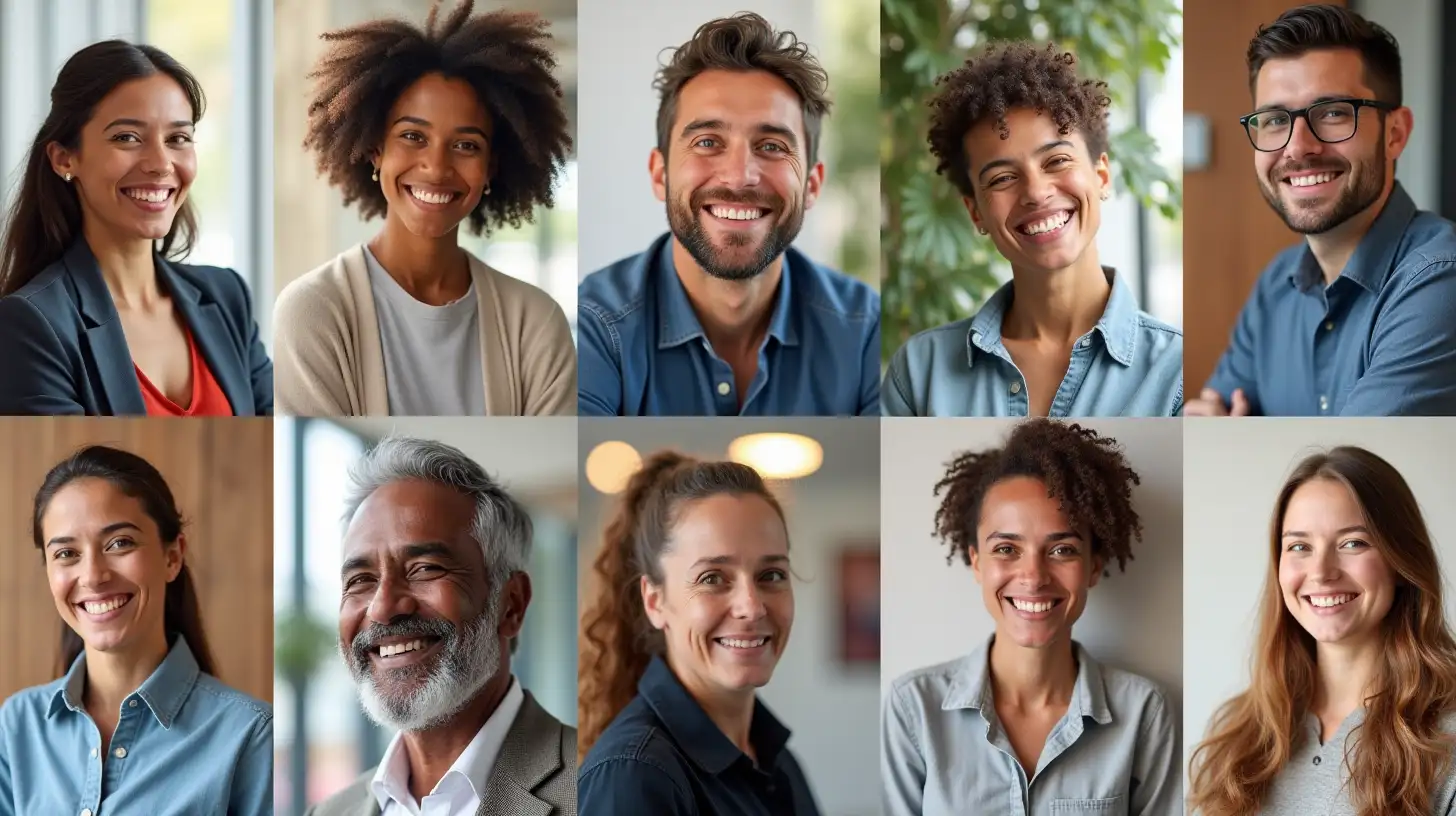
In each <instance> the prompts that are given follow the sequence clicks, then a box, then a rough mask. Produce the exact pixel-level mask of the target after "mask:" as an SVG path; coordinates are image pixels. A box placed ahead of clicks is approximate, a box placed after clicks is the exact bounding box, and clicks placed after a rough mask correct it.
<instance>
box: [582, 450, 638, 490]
mask: <svg viewBox="0 0 1456 816" xmlns="http://www.w3.org/2000/svg"><path fill="white" fill-rule="evenodd" d="M641 467H642V456H641V454H639V453H637V449H636V448H634V447H632V446H631V445H628V444H627V443H626V442H616V441H612V442H603V443H602V444H600V445H597V446H596V447H595V448H593V449H592V452H591V453H589V454H587V457H586V480H587V481H588V482H590V483H591V486H592V487H594V488H596V489H597V492H598V493H606V494H607V495H609V496H610V495H613V494H615V493H621V492H622V491H623V490H626V489H627V482H628V481H630V480H631V478H632V474H634V473H636V472H637V471H638V470H639V469H641Z"/></svg>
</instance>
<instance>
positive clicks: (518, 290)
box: [466, 252, 561, 320]
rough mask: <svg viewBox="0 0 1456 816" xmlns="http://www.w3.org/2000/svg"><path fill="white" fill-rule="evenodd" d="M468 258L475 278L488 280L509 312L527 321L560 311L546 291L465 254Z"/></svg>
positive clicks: (554, 300) (467, 253)
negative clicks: (481, 276) (513, 312)
mask: <svg viewBox="0 0 1456 816" xmlns="http://www.w3.org/2000/svg"><path fill="white" fill-rule="evenodd" d="M466 255H467V256H469V258H470V267H471V269H472V270H473V271H474V272H475V274H476V275H477V276H480V275H484V276H487V277H489V278H490V281H491V285H492V286H493V287H494V288H495V292H496V295H497V296H498V297H499V298H500V303H501V305H502V306H503V307H504V308H506V309H508V310H511V311H515V312H519V313H521V314H522V315H523V316H524V317H525V318H526V319H527V320H530V319H532V318H537V319H539V318H544V317H548V316H550V315H552V314H554V313H555V312H557V311H560V309H561V307H560V306H559V305H558V304H557V303H556V299H555V298H553V297H551V295H549V294H547V293H546V290H544V289H542V288H540V287H538V286H535V285H532V284H530V283H527V282H526V281H523V280H520V279H519V278H513V277H511V276H510V275H507V274H506V273H504V272H502V271H500V270H499V269H496V268H495V267H493V266H491V265H489V264H487V263H486V262H485V261H482V260H481V259H479V258H477V257H475V256H474V255H472V254H470V253H469V252H466Z"/></svg>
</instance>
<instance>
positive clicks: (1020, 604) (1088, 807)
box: [880, 419, 1183, 816]
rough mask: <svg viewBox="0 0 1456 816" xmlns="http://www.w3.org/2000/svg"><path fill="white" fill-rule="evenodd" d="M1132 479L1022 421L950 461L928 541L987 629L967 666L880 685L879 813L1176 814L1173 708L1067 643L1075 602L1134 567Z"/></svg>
mask: <svg viewBox="0 0 1456 816" xmlns="http://www.w3.org/2000/svg"><path fill="white" fill-rule="evenodd" d="M1138 483H1139V478H1138V475H1137V473H1135V472H1134V471H1133V470H1132V468H1130V467H1129V466H1128V463H1127V461H1126V459H1125V458H1124V456H1123V454H1122V453H1121V451H1120V450H1118V447H1117V443H1116V442H1115V441H1114V440H1112V439H1109V438H1107V437H1102V436H1098V435H1097V434H1096V433H1095V432H1093V431H1091V430H1089V429H1087V428H1083V427H1080V426H1078V425H1071V424H1064V423H1060V422H1055V421H1051V420H1045V419H1038V420H1030V421H1028V422H1025V423H1022V424H1020V425H1017V426H1016V429H1015V430H1014V431H1012V433H1011V435H1010V437H1009V438H1008V439H1007V440H1006V443H1005V445H1004V446H1003V447H1001V448H997V449H992V450H987V451H981V452H972V453H963V454H961V455H959V456H958V457H956V458H955V459H954V460H952V461H951V463H950V465H949V467H948V468H947V470H946V473H945V476H944V477H943V478H942V479H941V480H940V481H939V482H938V483H937V484H936V487H935V493H936V495H940V494H941V493H942V492H943V493H944V498H943V499H942V501H941V505H940V508H939V510H937V512H936V514H935V526H936V531H937V533H938V534H939V535H940V537H941V538H942V540H944V541H945V542H947V543H948V544H949V548H950V552H949V554H948V555H947V557H946V560H947V562H950V561H952V560H954V559H956V558H957V557H958V558H960V559H961V560H962V561H963V562H964V563H965V564H966V565H967V566H969V567H970V568H971V572H972V573H973V574H974V576H975V579H976V581H977V583H979V584H980V585H981V596H982V600H983V601H984V602H985V605H986V609H987V610H988V611H989V612H990V613H991V617H992V618H993V619H994V620H995V632H994V634H993V635H992V636H991V638H990V640H989V642H988V643H986V644H985V645H983V646H981V647H980V648H978V649H977V650H976V651H974V652H972V653H971V654H970V655H969V656H967V657H963V658H961V659H959V660H954V661H951V662H949V663H943V664H941V665H938V666H931V667H929V668H924V669H918V670H915V671H912V672H910V673H908V674H906V675H904V676H902V677H900V678H898V679H897V680H895V681H894V683H893V684H892V685H891V687H890V689H889V692H888V694H887V698H886V702H885V707H884V724H883V729H882V732H881V737H882V740H883V746H882V748H883V750H882V751H881V752H880V757H881V763H882V776H883V781H884V786H885V805H886V811H887V812H888V813H889V814H891V816H911V814H914V815H915V816H920V814H926V815H927V816H929V815H930V814H935V815H936V816H942V815H943V816H951V814H963V813H1006V812H1008V807H1009V808H1011V810H1012V811H1014V812H1016V813H1028V814H1037V815H1038V816H1041V814H1063V813H1065V814H1093V813H1096V814H1104V813H1108V814H1110V813H1123V814H1132V815H1133V816H1174V814H1181V813H1182V801H1183V800H1182V790H1181V787H1182V786H1181V784H1180V780H1179V774H1178V760H1177V758H1176V752H1177V744H1176V739H1175V737H1174V727H1173V723H1174V720H1175V714H1174V712H1172V711H1170V710H1169V707H1168V702H1167V700H1166V698H1165V697H1164V695H1163V693H1162V691H1161V690H1160V689H1159V688H1158V687H1157V686H1156V685H1155V684H1153V683H1152V682H1151V681H1149V680H1147V679H1145V678H1142V677H1139V676H1137V675H1134V674H1130V673H1128V672H1124V671H1119V670H1117V669H1113V668H1111V667H1108V666H1104V665H1102V664H1100V663H1098V662H1096V661H1095V660H1093V659H1092V656H1091V655H1090V654H1088V653H1087V650H1086V649H1085V648H1083V647H1082V646H1081V645H1080V644H1078V643H1077V642H1076V641H1074V640H1073V639H1072V626H1073V624H1075V623H1076V622H1077V619H1078V618H1080V617H1081V615H1082V611H1083V610H1084V608H1085V607H1086V603H1087V595H1088V591H1089V590H1090V589H1091V588H1092V587H1094V586H1096V585H1097V582H1098V580H1099V579H1100V578H1101V577H1102V575H1103V570H1104V567H1106V566H1107V565H1108V564H1110V563H1111V562H1112V561H1113V560H1116V561H1117V565H1118V569H1119V570H1122V569H1124V568H1125V567H1126V564H1127V562H1128V561H1129V560H1131V559H1132V541H1133V539H1141V537H1142V522H1141V521H1140V520H1139V517H1138V514H1137V511H1136V510H1135V509H1134V508H1133V502H1132V488H1133V486H1134V485H1136V484H1138Z"/></svg>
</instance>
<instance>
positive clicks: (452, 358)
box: [364, 246, 485, 416]
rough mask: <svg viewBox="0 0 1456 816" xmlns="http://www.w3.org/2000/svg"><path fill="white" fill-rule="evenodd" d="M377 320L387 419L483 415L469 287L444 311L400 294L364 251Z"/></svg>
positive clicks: (475, 310)
mask: <svg viewBox="0 0 1456 816" xmlns="http://www.w3.org/2000/svg"><path fill="white" fill-rule="evenodd" d="M364 262H365V264H366V265H367V266H368V267H369V288H370V290H371V291H372V292H373V293H374V310H375V313H376V314H378V315H379V341H380V345H381V346H383V349H384V385H385V390H386V391H387V392H388V394H389V414H390V416H484V415H485V375H484V373H483V363H482V360H481V357H480V353H481V352H480V317H479V312H480V309H479V305H478V304H477V302H476V295H475V283H474V281H472V282H471V284H470V290H469V291H467V292H466V293H465V296H464V297H462V298H460V299H459V300H457V301H455V302H453V303H447V304H445V305H444V306H431V305H429V304H427V303H421V302H419V301H418V300H415V299H414V297H412V296H411V295H410V293H409V292H406V291H405V290H404V289H403V288H402V287H401V286H400V285H399V283H398V282H396V281H395V279H394V278H392V277H390V276H389V273H388V272H386V271H384V267H383V266H380V264H379V259H377V258H375V257H374V253H372V252H370V251H369V247H367V246H366V247H364Z"/></svg>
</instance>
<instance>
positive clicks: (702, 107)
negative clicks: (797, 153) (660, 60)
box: [672, 69, 804, 138]
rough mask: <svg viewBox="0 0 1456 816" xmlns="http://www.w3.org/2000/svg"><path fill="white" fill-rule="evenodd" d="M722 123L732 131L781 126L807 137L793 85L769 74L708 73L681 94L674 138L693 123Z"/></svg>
mask: <svg viewBox="0 0 1456 816" xmlns="http://www.w3.org/2000/svg"><path fill="white" fill-rule="evenodd" d="M704 120H718V121H721V122H723V123H724V124H725V125H726V126H728V128H729V129H735V128H741V129H748V128H755V127H758V126H759V125H778V126H781V127H786V128H790V129H792V130H793V131H794V132H795V133H797V134H799V135H800V138H802V137H803V133H804V110H803V105H802V104H801V102H800V100H799V95H798V94H796V93H794V89H793V88H791V87H789V83H787V82H785V81H784V80H782V79H780V78H778V77H776V76H774V75H773V74H770V73H768V72H767V71H724V70H720V69H714V70H709V71H704V72H702V73H701V74H698V75H697V76H695V77H693V78H692V79H690V80H688V81H687V82H686V83H684V84H683V86H682V88H681V89H680V90H679V91H678V97H677V119H676V121H674V122H673V125H672V126H673V133H672V135H673V137H674V138H676V137H677V135H678V132H679V131H680V130H681V129H682V128H683V126H685V125H687V124H688V123H689V122H697V121H704Z"/></svg>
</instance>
